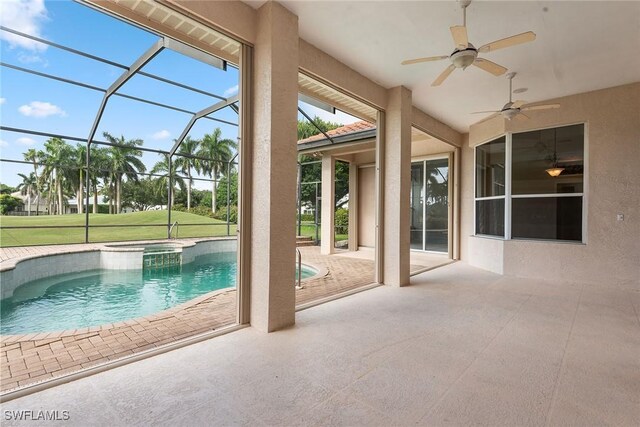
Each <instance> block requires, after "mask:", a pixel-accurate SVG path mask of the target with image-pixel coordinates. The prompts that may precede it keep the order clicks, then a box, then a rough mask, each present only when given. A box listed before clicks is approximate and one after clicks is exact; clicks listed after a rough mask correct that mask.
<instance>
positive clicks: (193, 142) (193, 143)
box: [173, 136, 201, 210]
mask: <svg viewBox="0 0 640 427" xmlns="http://www.w3.org/2000/svg"><path fill="white" fill-rule="evenodd" d="M199 147H200V141H198V140H197V139H191V137H190V136H187V137H186V138H185V139H184V140H183V141H182V144H180V149H179V150H178V153H177V154H178V157H177V158H176V160H175V161H174V163H173V164H174V165H175V168H176V170H180V172H182V173H186V174H187V210H190V209H191V184H193V178H192V177H191V170H192V169H194V170H195V171H196V173H200V169H201V168H200V161H199V160H198V159H194V158H192V157H185V155H186V156H195V155H196V153H197V151H198V148H199Z"/></svg>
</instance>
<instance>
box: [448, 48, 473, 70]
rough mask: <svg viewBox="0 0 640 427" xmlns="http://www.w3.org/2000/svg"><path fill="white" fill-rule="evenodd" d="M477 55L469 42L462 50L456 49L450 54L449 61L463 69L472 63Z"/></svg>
mask: <svg viewBox="0 0 640 427" xmlns="http://www.w3.org/2000/svg"><path fill="white" fill-rule="evenodd" d="M477 57H478V51H477V50H476V49H475V48H474V47H473V45H472V44H471V43H469V47H468V48H466V49H464V50H456V51H455V52H453V53H452V54H451V57H450V59H451V63H452V64H453V65H454V66H455V67H456V68H462V69H463V70H464V69H465V68H467V67H468V66H469V65H471V64H473V63H474V62H475V60H476V58H477Z"/></svg>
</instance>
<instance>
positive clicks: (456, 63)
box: [402, 0, 536, 86]
mask: <svg viewBox="0 0 640 427" xmlns="http://www.w3.org/2000/svg"><path fill="white" fill-rule="evenodd" d="M459 3H460V7H462V13H463V25H457V26H455V27H451V28H450V30H451V35H452V36H453V41H454V43H455V44H456V48H455V50H454V51H453V53H452V54H451V55H442V56H430V57H426V58H416V59H408V60H406V61H402V65H409V64H417V63H420V62H430V61H440V60H442V59H447V58H448V59H449V60H450V61H451V64H450V65H449V66H448V67H447V68H445V70H444V71H443V72H442V73H441V74H440V75H439V76H438V77H437V78H436V79H435V80H434V81H433V83H431V86H440V85H441V84H442V82H444V81H445V80H446V78H447V77H449V74H451V73H452V72H453V70H455V69H456V68H462V69H463V70H464V69H466V68H467V67H468V66H469V65H472V64H473V65H475V66H476V67H478V68H481V69H483V70H485V71H487V72H489V73H491V74H493V75H494V76H501V75H503V74H504V73H506V72H507V69H506V68H505V67H503V66H502V65H498V64H496V63H495V62H491V61H489V60H488V59H484V58H478V53H487V52H493V51H494V50H498V49H504V48H506V47H511V46H515V45H518V44H522V43H527V42H531V41H534V40H535V39H536V35H535V33H533V32H532V31H527V32H526V33H522V34H517V35H515V36H511V37H507V38H504V39H500V40H496V41H494V42H491V43H487V44H485V45H482V46H480V47H479V48H476V47H475V46H474V45H472V44H471V43H469V39H468V37H467V27H466V25H467V7H468V6H469V5H470V4H471V0H459Z"/></svg>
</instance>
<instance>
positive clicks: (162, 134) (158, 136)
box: [151, 129, 171, 139]
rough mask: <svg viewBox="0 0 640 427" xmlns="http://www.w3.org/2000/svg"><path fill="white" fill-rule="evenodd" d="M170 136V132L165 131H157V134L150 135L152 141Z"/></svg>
mask: <svg viewBox="0 0 640 427" xmlns="http://www.w3.org/2000/svg"><path fill="white" fill-rule="evenodd" d="M170 136H171V132H169V131H168V130H166V129H162V130H159V131H158V132H156V133H154V134H153V135H151V138H152V139H167V138H169V137H170Z"/></svg>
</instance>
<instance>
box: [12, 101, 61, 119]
mask: <svg viewBox="0 0 640 427" xmlns="http://www.w3.org/2000/svg"><path fill="white" fill-rule="evenodd" d="M18 111H19V112H20V113H21V114H23V115H25V116H27V117H49V116H60V117H66V115H67V113H65V111H64V110H63V109H62V108H60V107H58V106H57V105H53V104H51V103H49V102H42V101H31V102H30V103H29V104H28V105H22V106H20V107H19V108H18Z"/></svg>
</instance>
